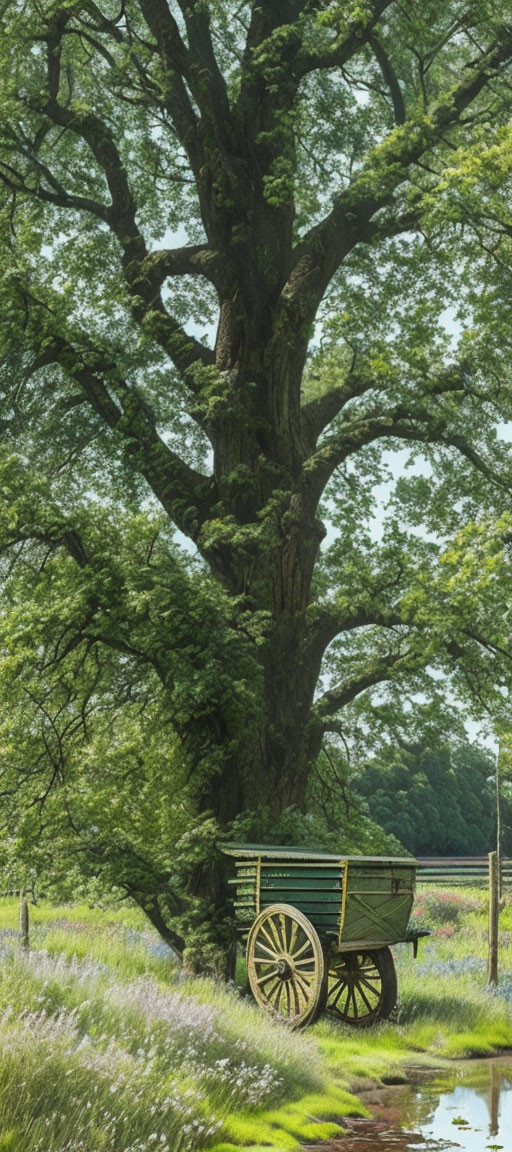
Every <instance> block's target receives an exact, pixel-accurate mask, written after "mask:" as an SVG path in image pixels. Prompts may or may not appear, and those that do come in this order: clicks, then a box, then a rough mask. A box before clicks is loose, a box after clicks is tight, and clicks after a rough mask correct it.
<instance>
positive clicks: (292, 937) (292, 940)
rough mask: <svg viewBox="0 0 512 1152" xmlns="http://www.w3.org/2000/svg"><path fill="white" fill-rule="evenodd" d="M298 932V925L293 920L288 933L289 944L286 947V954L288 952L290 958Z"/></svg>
mask: <svg viewBox="0 0 512 1152" xmlns="http://www.w3.org/2000/svg"><path fill="white" fill-rule="evenodd" d="M298 931H299V925H298V924H297V921H296V920H294V921H293V923H292V929H291V932H290V944H289V947H288V952H289V954H290V956H293V949H294V948H295V941H296V939H297V934H298Z"/></svg>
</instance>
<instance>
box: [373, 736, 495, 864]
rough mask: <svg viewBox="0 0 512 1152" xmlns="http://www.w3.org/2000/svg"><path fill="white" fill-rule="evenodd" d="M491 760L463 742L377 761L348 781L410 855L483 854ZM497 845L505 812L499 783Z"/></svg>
mask: <svg viewBox="0 0 512 1152" xmlns="http://www.w3.org/2000/svg"><path fill="white" fill-rule="evenodd" d="M495 773H496V757H495V756H493V755H491V754H490V753H489V752H488V751H487V750H486V749H482V748H478V747H475V746H474V745H472V744H469V743H467V742H462V741H461V742H457V743H455V744H454V745H453V746H452V747H450V746H449V745H447V744H444V745H443V744H441V745H440V746H439V745H438V746H437V747H436V746H435V745H434V746H433V747H432V746H430V747H423V748H422V747H421V746H420V745H417V746H416V747H414V745H412V746H409V747H407V748H404V747H402V748H398V749H395V750H394V752H392V753H391V752H388V754H387V755H385V756H383V757H381V758H380V759H379V757H376V758H375V759H374V760H372V761H370V762H369V763H368V764H367V765H365V766H364V768H363V769H362V771H360V772H358V773H357V775H356V776H355V777H354V784H355V787H356V788H357V791H358V792H359V793H360V794H361V795H362V796H364V797H365V798H366V800H367V803H368V808H369V811H370V812H371V815H372V816H373V818H374V820H376V821H377V823H378V824H380V825H381V826H382V827H383V828H384V829H385V831H387V832H390V833H392V834H393V835H395V836H396V837H397V838H398V839H399V840H400V841H401V843H402V844H403V845H404V846H405V847H406V848H407V849H408V851H409V852H412V853H413V855H417V856H484V855H486V854H487V853H488V852H490V851H491V849H492V848H493V847H494V845H495V843H496V788H495ZM501 792H502V796H501V806H502V844H501V847H502V849H503V852H504V854H505V855H507V856H510V853H511V852H512V806H511V795H510V787H509V785H508V782H502V785H501Z"/></svg>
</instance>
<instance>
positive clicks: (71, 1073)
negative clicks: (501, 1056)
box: [0, 889, 512, 1152]
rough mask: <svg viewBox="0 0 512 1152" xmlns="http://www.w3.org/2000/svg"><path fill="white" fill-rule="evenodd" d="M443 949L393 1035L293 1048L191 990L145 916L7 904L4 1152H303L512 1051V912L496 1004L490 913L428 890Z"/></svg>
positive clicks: (0, 1025)
mask: <svg viewBox="0 0 512 1152" xmlns="http://www.w3.org/2000/svg"><path fill="white" fill-rule="evenodd" d="M417 905H418V906H419V908H420V909H422V910H423V918H424V920H425V921H427V922H428V923H430V924H431V925H433V927H434V928H435V930H436V934H435V936H434V937H433V938H432V939H431V940H429V941H427V942H425V943H423V944H422V945H421V948H420V956H419V958H418V960H417V961H416V962H414V961H413V960H412V957H411V950H410V948H406V947H405V946H399V947H398V948H397V949H396V950H395V953H396V960H397V966H398V972H399V988H400V1002H399V1005H398V1008H397V1011H396V1015H395V1018H394V1020H393V1021H392V1022H388V1023H385V1024H382V1025H380V1026H378V1027H376V1028H373V1029H371V1030H369V1031H367V1032H362V1033H357V1034H355V1033H354V1032H353V1031H352V1030H350V1029H344V1028H341V1027H339V1026H336V1025H334V1024H331V1023H330V1022H329V1021H328V1020H327V1019H325V1018H324V1019H323V1020H320V1021H319V1022H318V1023H317V1024H316V1025H315V1026H314V1027H313V1028H310V1029H309V1030H308V1031H307V1032H305V1033H301V1034H297V1033H295V1034H291V1033H289V1032H287V1031H286V1029H285V1028H283V1027H280V1026H277V1025H274V1024H272V1023H271V1022H270V1021H268V1020H266V1019H265V1018H264V1017H263V1015H261V1014H260V1013H259V1012H258V1010H257V1009H256V1008H255V1007H254V1006H253V1004H252V1003H251V1002H250V1001H249V1000H248V999H246V998H245V997H244V996H242V995H241V994H240V992H239V991H238V992H237V991H236V990H234V989H229V988H225V987H223V986H220V985H219V984H215V983H213V982H212V981H208V980H201V981H199V980H196V981H190V980H189V981H186V980H185V981H183V980H182V979H181V974H180V972H179V971H178V969H177V967H176V964H175V962H174V960H173V958H172V955H171V954H170V953H169V951H168V950H167V949H166V948H165V947H164V946H163V945H162V944H161V943H160V942H159V940H158V938H157V937H155V935H154V934H153V933H152V932H151V931H149V930H148V927H147V923H146V922H145V921H144V920H143V918H142V917H141V916H140V914H139V913H138V912H136V911H135V910H133V909H130V908H128V907H123V908H122V909H118V910H104V911H102V910H100V909H90V908H88V907H85V906H78V905H77V906H74V907H65V908H55V907H52V906H50V905H45V904H41V905H38V906H37V907H35V908H31V950H30V952H29V953H28V954H25V953H23V952H22V951H20V949H19V947H18V944H17V939H16V924H17V905H16V902H15V901H14V900H2V901H0V950H1V955H0V960H1V963H0V1152H7V1150H8V1149H9V1152H106V1150H107V1149H108V1152H153V1150H155V1149H160V1150H161V1152H171V1150H172V1152H193V1150H195V1149H201V1148H210V1149H215V1152H234V1150H235V1149H239V1148H240V1147H241V1146H244V1147H248V1148H250V1149H251V1152H257V1150H258V1149H262V1150H263V1149H264V1150H265V1152H270V1150H271V1149H274V1152H277V1150H279V1152H286V1150H287V1149H290V1150H291V1149H297V1148H298V1147H299V1146H300V1144H301V1142H304V1141H307V1142H314V1141H321V1140H327V1139H329V1138H330V1137H332V1136H334V1135H337V1134H338V1133H339V1132H340V1131H341V1129H340V1120H342V1118H343V1116H345V1115H347V1114H349V1113H350V1114H360V1115H362V1114H365V1109H364V1107H363V1106H362V1104H361V1103H360V1101H359V1100H358V1099H357V1098H356V1096H354V1095H353V1091H358V1090H360V1089H361V1087H362V1085H364V1084H365V1083H366V1084H368V1083H369V1081H371V1080H377V1081H378V1080H379V1079H381V1078H382V1077H386V1076H389V1075H390V1073H394V1074H397V1072H398V1074H399V1073H400V1067H401V1066H403V1064H404V1063H407V1061H411V1060H413V1062H414V1063H417V1062H418V1061H419V1060H420V1061H423V1062H427V1063H428V1062H432V1063H439V1059H440V1058H441V1057H442V1058H447V1059H458V1058H460V1057H463V1056H467V1055H474V1054H482V1055H487V1054H490V1053H491V1052H495V1051H499V1050H502V1049H505V1048H510V1047H512V902H511V903H509V904H507V906H506V907H505V909H504V910H503V912H502V917H501V927H502V947H501V950H500V967H501V981H500V986H499V988H498V990H497V991H496V992H495V993H492V992H490V991H489V990H488V989H487V988H486V986H485V955H486V899H485V894H484V893H482V892H478V891H477V890H470V891H468V890H464V891H460V890H459V891H458V892H453V893H446V894H445V895H443V894H442V893H441V894H440V893H438V892H435V891H433V890H428V889H424V890H421V891H420V893H419V897H418V900H417Z"/></svg>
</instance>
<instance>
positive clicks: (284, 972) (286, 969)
mask: <svg viewBox="0 0 512 1152" xmlns="http://www.w3.org/2000/svg"><path fill="white" fill-rule="evenodd" d="M277 973H278V976H279V978H280V979H281V980H289V979H290V976H291V974H292V970H291V967H290V962H289V961H288V960H287V959H286V956H281V958H280V960H278V961H277Z"/></svg>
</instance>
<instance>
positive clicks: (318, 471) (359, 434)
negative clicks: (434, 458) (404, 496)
mask: <svg viewBox="0 0 512 1152" xmlns="http://www.w3.org/2000/svg"><path fill="white" fill-rule="evenodd" d="M436 415H437V417H438V418H437V421H436ZM387 438H390V439H397V440H406V441H409V442H413V443H418V444H429V445H439V447H440V448H455V449H456V450H457V452H459V453H460V454H461V455H462V456H464V457H465V458H466V459H467V460H469V461H470V463H471V464H472V465H473V466H474V468H476V469H477V471H478V472H480V473H481V474H482V475H483V476H485V478H486V479H487V480H489V481H490V482H491V483H492V484H494V485H496V486H497V487H499V488H502V489H503V490H504V491H507V492H508V491H510V478H509V477H506V476H501V475H500V474H499V473H497V472H496V471H495V470H494V469H493V468H492V467H491V465H489V464H488V463H487V462H486V461H485V460H484V459H483V457H482V456H481V455H480V453H479V452H478V451H477V450H476V448H474V447H473V446H472V445H471V444H470V443H469V441H468V440H467V439H466V438H465V437H464V436H463V435H462V434H461V433H457V432H451V431H449V430H448V429H447V428H446V424H445V421H444V419H443V415H442V413H439V414H436V413H432V415H431V416H429V414H428V412H426V411H423V412H418V411H417V412H416V414H415V411H414V409H408V408H406V407H404V406H403V405H397V406H396V407H395V408H393V409H389V410H388V412H383V413H381V414H379V415H378V416H369V417H367V418H363V419H361V420H360V421H352V422H350V423H347V426H346V427H345V428H344V429H343V428H342V429H341V430H340V432H339V433H337V434H335V435H333V436H332V437H331V438H330V439H329V440H327V441H326V442H325V443H324V444H323V445H322V446H321V448H319V450H318V452H317V453H316V454H315V456H313V457H311V459H310V460H309V461H308V462H307V464H306V467H305V481H306V483H307V486H308V489H309V491H310V492H311V493H312V494H313V495H314V497H315V499H317V500H318V499H320V497H321V495H322V493H323V491H324V489H325V486H326V484H327V482H328V480H329V479H330V477H331V476H332V474H333V472H334V471H335V470H336V468H338V467H339V466H340V464H342V463H343V462H344V461H345V460H346V459H347V458H348V457H349V456H351V455H352V454H353V453H354V452H358V451H359V450H360V449H361V448H363V447H364V446H365V445H367V444H372V443H373V442H374V441H375V440H381V439H387Z"/></svg>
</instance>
